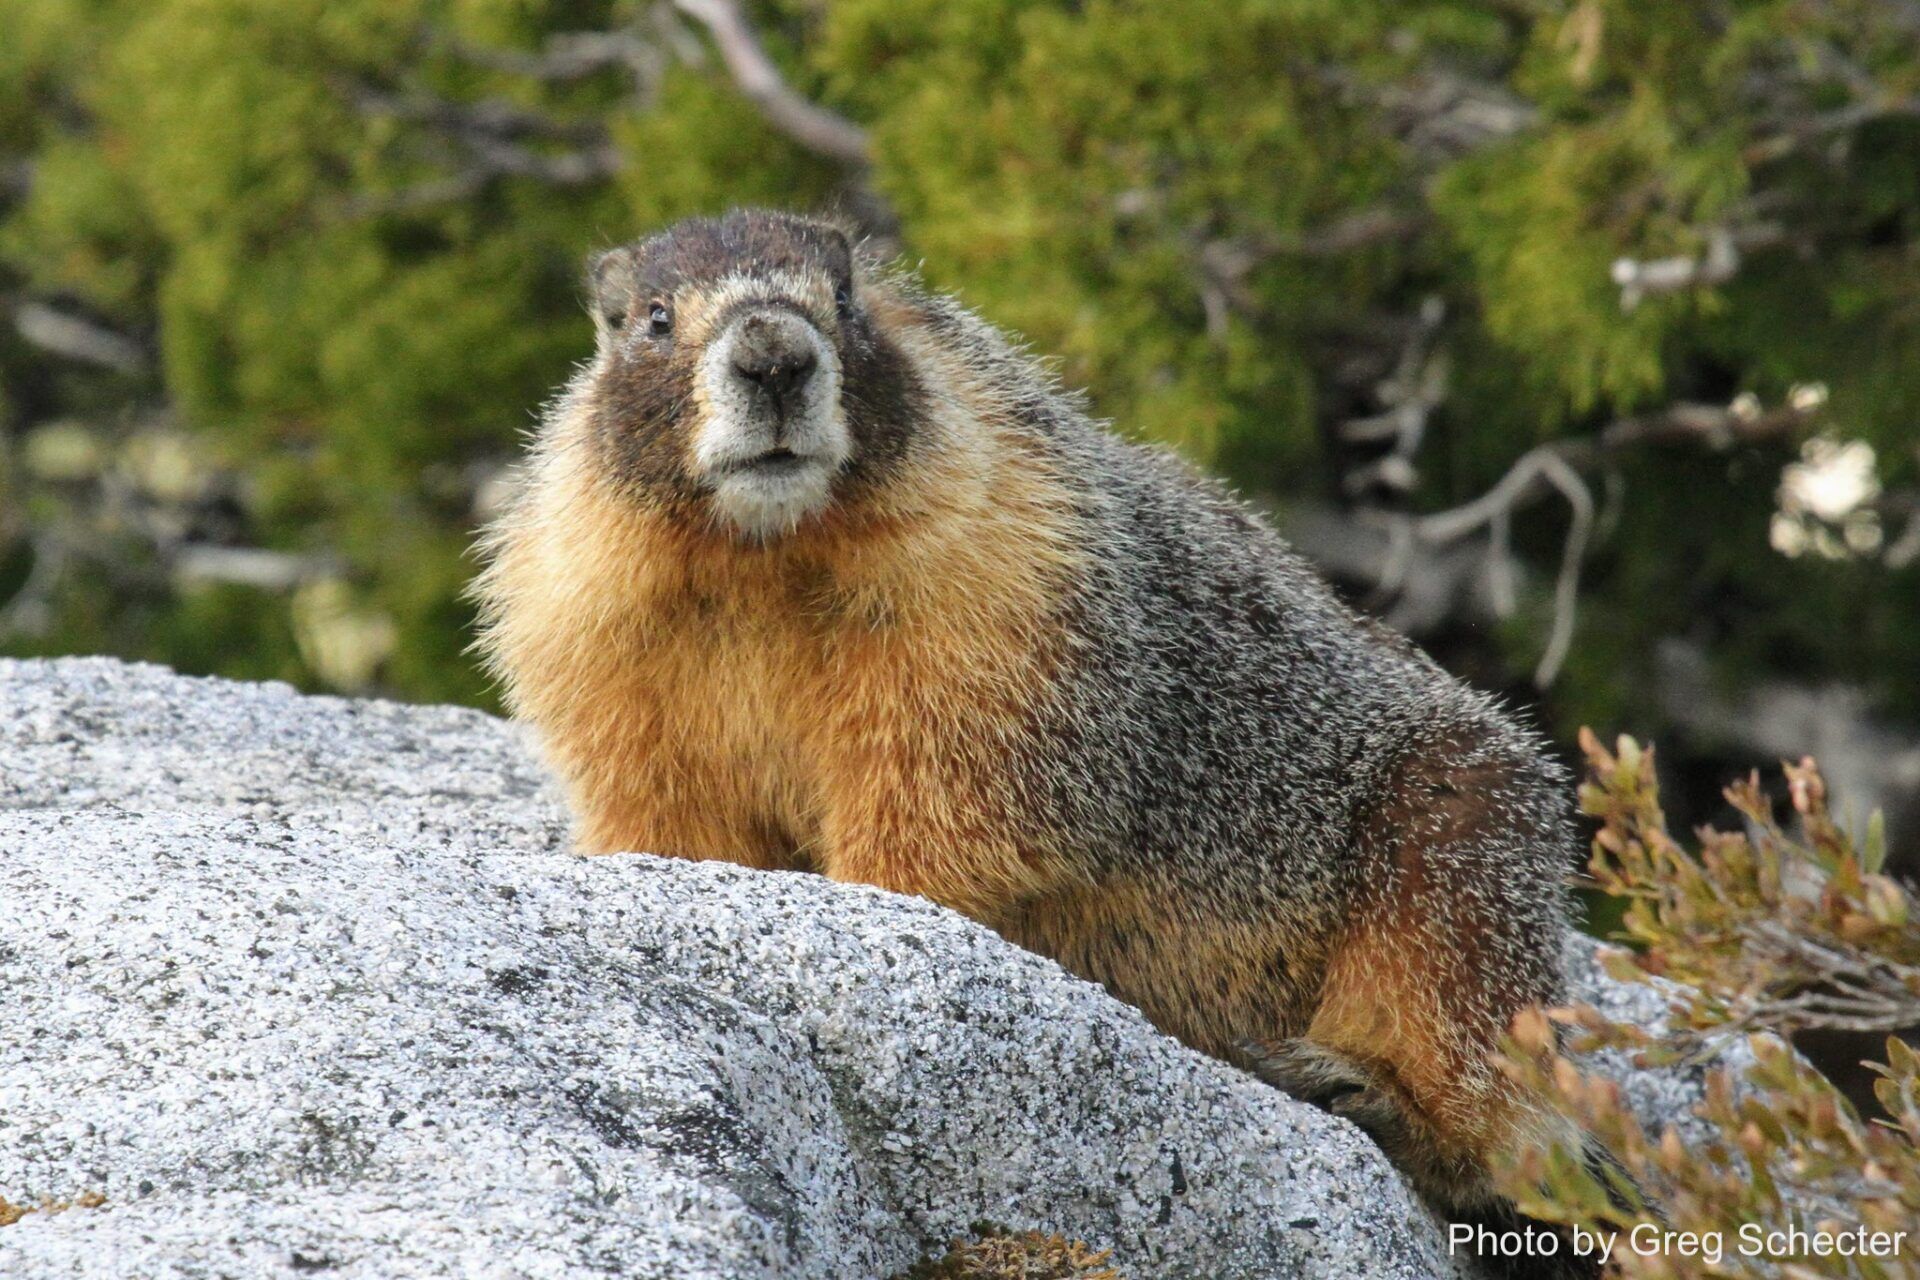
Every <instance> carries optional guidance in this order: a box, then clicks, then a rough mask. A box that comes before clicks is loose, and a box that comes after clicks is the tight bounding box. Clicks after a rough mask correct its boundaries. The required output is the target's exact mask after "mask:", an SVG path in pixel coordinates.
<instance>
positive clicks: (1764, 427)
mask: <svg viewBox="0 0 1920 1280" xmlns="http://www.w3.org/2000/svg"><path fill="white" fill-rule="evenodd" d="M1818 410H1819V404H1818V402H1817V401H1810V402H1808V403H1806V404H1804V405H1802V406H1795V405H1793V404H1787V405H1783V406H1781V407H1779V408H1776V409H1772V410H1763V409H1761V408H1760V407H1759V406H1758V404H1757V403H1755V402H1753V401H1752V400H1751V398H1750V397H1742V398H1741V399H1739V400H1736V401H1735V402H1734V403H1733V404H1731V405H1726V406H1719V405H1705V404H1685V403H1683V404H1676V405H1673V406H1671V407H1669V408H1668V409H1665V410H1663V411H1661V412H1660V413H1657V414H1648V415H1644V416H1640V417H1633V418H1622V419H1620V420H1618V421H1616V422H1614V423H1612V424H1610V425H1609V426H1607V427H1606V428H1604V429H1603V430H1601V431H1600V432H1599V433H1598V434H1596V435H1594V436H1589V437H1585V438H1582V439H1573V440H1556V441H1552V442H1549V443H1547V444H1543V445H1538V446H1536V447H1534V448H1532V449H1529V450H1528V451H1527V452H1526V453H1524V454H1522V455H1521V456H1520V457H1519V458H1518V459H1517V460H1516V461H1515V462H1514V463H1513V465H1512V466H1510V467H1509V468H1508V469H1507V471H1506V474H1504V475H1502V476H1501V477H1500V479H1499V481H1498V482H1496V483H1495V484H1494V486H1493V487H1492V488H1491V489H1489V490H1487V492H1485V493H1483V494H1482V495H1480V496H1479V497H1478V498H1475V499H1474V500H1472V501H1471V502H1466V503H1462V504H1461V505H1459V506H1457V507H1452V508H1449V509H1447V510H1444V511H1436V512H1432V513H1429V514H1426V515H1409V514H1406V513H1404V512H1385V511H1380V510H1378V509H1365V508H1363V509H1362V510H1361V511H1360V512H1359V513H1358V518H1359V519H1360V520H1361V521H1363V522H1366V523H1370V524H1372V525H1374V526H1376V527H1379V528H1382V529H1384V530H1385V531H1386V532H1387V534H1388V535H1389V539H1390V542H1389V546H1390V548H1391V550H1390V552H1389V554H1388V555H1387V557H1386V559H1385V560H1384V562H1383V563H1382V565H1381V567H1380V569H1379V570H1378V575H1377V582H1378V586H1379V588H1380V589H1381V590H1382V591H1384V592H1387V593H1389V594H1391V593H1392V592H1395V591H1397V590H1398V589H1399V588H1400V586H1401V585H1402V584H1403V583H1404V581H1405V575H1404V572H1402V570H1403V568H1404V566H1405V565H1406V564H1408V563H1411V561H1412V559H1413V557H1414V555H1415V554H1416V550H1415V549H1417V548H1428V549H1433V550H1438V549H1441V548H1446V547H1449V546H1452V545H1455V544H1457V543H1460V542H1462V541H1464V540H1466V539H1469V538H1472V537H1474V536H1476V535H1478V534H1481V533H1482V532H1483V531H1484V532H1485V535H1486V538H1487V558H1486V565H1487V573H1486V587H1487V591H1488V598H1487V603H1488V604H1489V605H1490V606H1491V608H1492V610H1493V612H1494V613H1495V615H1496V616H1503V615H1504V614H1505V613H1507V612H1509V611H1510V610H1511V609H1512V608H1513V604H1514V600H1513V590H1512V571H1513V565H1512V554H1511V551H1510V549H1509V539H1510V530H1511V524H1512V520H1513V517H1514V515H1515V513H1516V512H1518V511H1520V510H1522V509H1524V508H1525V507H1528V506H1530V505H1532V504H1533V503H1535V502H1537V501H1539V500H1541V499H1543V498H1546V497H1549V496H1552V495H1556V494H1557V495H1558V496H1559V497H1560V498H1561V500H1562V501H1564V502H1565V503H1566V504H1567V508H1568V511H1569V513H1570V515H1571V521H1570V523H1569V525H1568V529H1567V535H1566V539H1565V541H1564V542H1563V543H1562V546H1561V554H1560V568H1559V572H1558V575H1557V577H1556V580H1555V586H1554V596H1553V624H1552V627H1551V629H1550V631H1549V633H1548V637H1547V644H1546V647H1545V650H1544V651H1543V652H1542V654H1541V657H1540V661H1539V664H1538V665H1537V666H1536V668H1535V669H1534V673H1533V679H1534V683H1535V684H1536V685H1537V686H1539V687H1541V688H1545V687H1547V686H1548V685H1550V684H1552V682H1553V681H1554V679H1555V678H1556V677H1557V676H1558V674H1559V672H1560V669H1561V667H1562V666H1563V665H1564V663H1565V661H1566V656H1567V653H1568V651H1569V648H1570V647H1571V644H1572V639H1573V624H1574V621H1575V612H1576V610H1577V608H1578V604H1579V590H1580V572H1581V566H1582V564H1583V562H1584V561H1585V558H1586V553H1587V550H1588V548H1589V546H1590V545H1591V543H1592V541H1593V535H1594V528H1595V525H1596V523H1597V518H1598V504H1597V503H1596V501H1595V499H1594V496H1593V490H1592V487H1591V486H1590V485H1589V484H1588V482H1587V480H1586V477H1585V476H1584V475H1583V474H1582V472H1583V471H1587V470H1592V469H1596V468H1600V467H1603V466H1604V465H1605V464H1607V463H1608V462H1610V461H1612V460H1613V459H1615V458H1616V457H1617V456H1618V455H1620V454H1623V453H1627V452H1630V451H1632V450H1635V449H1640V448H1646V447H1657V446H1665V445H1694V446H1700V447H1705V448H1709V449H1714V450H1721V449H1726V448H1730V447H1732V446H1733V445H1735V444H1737V443H1761V442H1767V441H1786V440H1790V439H1792V438H1794V437H1795V436H1797V435H1799V434H1800V433H1802V432H1803V431H1804V430H1805V429H1806V427H1807V426H1808V425H1809V424H1810V423H1811V422H1812V421H1813V420H1814V416H1815V414H1816V413H1817V412H1818ZM1359 421H1360V423H1361V424H1362V426H1363V428H1364V430H1363V432H1362V434H1363V435H1364V434H1366V433H1367V432H1368V431H1370V430H1371V424H1372V423H1373V421H1374V420H1372V419H1361V420H1359ZM1389 456H1392V455H1389ZM1409 465H1410V463H1409ZM1322 540H1323V541H1331V540H1329V539H1324V538H1323V539H1322ZM1309 553H1310V554H1311V552H1309Z"/></svg>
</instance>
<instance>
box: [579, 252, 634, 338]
mask: <svg viewBox="0 0 1920 1280" xmlns="http://www.w3.org/2000/svg"><path fill="white" fill-rule="evenodd" d="M632 267H633V249H632V247H631V246H629V245H621V246H620V247H619V248H617V249H607V250H604V251H603V252H600V253H595V254H590V255H588V257H587V274H586V280H585V284H586V289H587V310H588V312H589V313H591V314H592V316H593V327H594V330H595V332H597V333H601V334H605V333H606V332H608V331H609V330H610V329H616V328H619V327H620V325H619V324H618V323H615V322H614V321H613V317H615V316H619V317H620V318H621V319H622V320H624V319H625V308H626V306H627V305H628V302H629V301H630V299H629V297H628V295H629V293H630V292H631V291H632V285H631V279H632Z"/></svg>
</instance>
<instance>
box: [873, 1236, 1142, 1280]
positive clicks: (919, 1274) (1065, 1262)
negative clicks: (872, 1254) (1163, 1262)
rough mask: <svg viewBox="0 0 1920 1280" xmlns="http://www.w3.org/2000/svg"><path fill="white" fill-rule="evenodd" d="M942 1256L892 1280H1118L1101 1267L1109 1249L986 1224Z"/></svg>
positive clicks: (1108, 1270)
mask: <svg viewBox="0 0 1920 1280" xmlns="http://www.w3.org/2000/svg"><path fill="white" fill-rule="evenodd" d="M972 1237H973V1238H972V1239H966V1238H961V1239H956V1240H954V1241H953V1243H952V1247H951V1248H949V1249H948V1250H947V1252H946V1254H945V1255H944V1256H942V1257H939V1258H923V1259H921V1260H920V1261H919V1262H917V1263H915V1264H914V1265H913V1266H912V1267H911V1268H909V1269H908V1270H906V1271H904V1272H902V1273H900V1275H898V1276H896V1277H895V1278H894V1280H1124V1278H1123V1277H1122V1276H1121V1274H1120V1273H1119V1272H1118V1271H1115V1270H1114V1269H1113V1268H1112V1267H1109V1266H1108V1265H1107V1260H1108V1259H1109V1258H1110V1257H1111V1256H1112V1250H1110V1249H1095V1248H1093V1247H1092V1246H1091V1245H1088V1244H1087V1243H1085V1242H1084V1241H1081V1240H1069V1239H1067V1238H1066V1237H1065V1236H1062V1235H1058V1234H1055V1235H1048V1234H1046V1233H1045V1232H1042V1231H1022V1232H1015V1231H1011V1230H1009V1229H1008V1228H1006V1227H1003V1226H999V1225H997V1224H995V1223H991V1222H978V1223H975V1224H974V1226H973V1231H972Z"/></svg>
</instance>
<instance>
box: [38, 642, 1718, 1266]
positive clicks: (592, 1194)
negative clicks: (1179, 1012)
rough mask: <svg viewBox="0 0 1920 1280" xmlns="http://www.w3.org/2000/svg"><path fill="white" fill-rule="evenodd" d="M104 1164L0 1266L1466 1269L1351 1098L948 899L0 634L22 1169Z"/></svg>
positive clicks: (70, 1188)
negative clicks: (712, 858)
mask: <svg viewBox="0 0 1920 1280" xmlns="http://www.w3.org/2000/svg"><path fill="white" fill-rule="evenodd" d="M1630 998H1632V997H1629V996H1626V995H1622V994H1619V993H1618V992H1614V993H1613V994H1611V995H1608V996H1607V999H1609V1000H1611V1001H1619V1000H1627V999H1630ZM1640 998H1641V999H1642V1001H1643V1005H1644V1002H1645V1001H1646V1000H1647V999H1648V997H1646V996H1641V997H1640ZM1623 1007H1624V1006H1623ZM1652 1007H1657V999H1656V1000H1654V1004H1653V1006H1652ZM1636 1089H1637V1092H1636V1097H1637V1098H1639V1099H1640V1100H1641V1101H1642V1103H1643V1104H1644V1105H1645V1106H1647V1107H1648V1108H1649V1110H1650V1111H1652V1112H1654V1113H1656V1114H1672V1113H1673V1112H1674V1111H1675V1110H1678V1109H1681V1108H1682V1107H1683V1106H1684V1104H1685V1103H1686V1102H1687V1101H1689V1100H1690V1098H1691V1096H1692V1095H1691V1091H1690V1086H1689V1085H1688V1084H1687V1083H1686V1082H1684V1081H1673V1080H1667V1081H1664V1082H1658V1081H1656V1082H1653V1083H1650V1084H1645V1085H1636ZM88 1192H93V1193H98V1194H100V1195H103V1196H104V1197H105V1198H106V1204H105V1205H104V1206H103V1207H99V1208H94V1209H85V1210H73V1211H69V1212H66V1213H62V1214H58V1215H45V1214H33V1215H29V1216H28V1217H26V1218H24V1219H23V1220H21V1221H20V1222H19V1223H18V1224H16V1225H14V1226H11V1227H6V1228H0V1276H4V1277H7V1278H8V1280H39V1278H40V1277H46V1278H48V1280H53V1278H55V1277H62V1278H64V1277H103V1278H104V1277H114V1278H115V1280H120V1278H123V1277H133V1276H138V1277H152V1278H154V1280H159V1278H161V1277H209V1278H211V1277H236V1278H239V1277H265V1276H292V1275H319V1276H323V1277H328V1278H330V1280H331V1278H334V1277H339V1278H347V1277H353V1278H361V1277H365V1278H368V1280H373V1278H376V1277H377V1278H381V1280H388V1278H393V1280H398V1278H400V1277H414V1276H435V1277H441V1276H444V1277H469V1276H471V1277H493V1276H500V1277H519V1276H528V1277H548V1276H551V1277H562V1276H564V1277H599V1276H606V1277H615V1276H618V1277H626V1278H629V1280H649V1278H652V1277H661V1278H666V1277H672V1278H674V1280H701V1278H706V1277H712V1278H713V1280H758V1278H761V1277H767V1278H772V1277H864V1276H873V1277H879V1276H885V1275H887V1274H889V1273H891V1272H892V1271H894V1270H895V1269H898V1268H900V1267H903V1266H905V1265H907V1264H909V1263H910V1262H912V1261H913V1260H914V1258H916V1257H917V1256H919V1255H920V1254H921V1253H922V1252H923V1251H924V1250H927V1249H929V1248H934V1247H936V1246H938V1245H939V1244H940V1242H941V1241H943V1240H944V1239H946V1238H947V1237H949V1236H951V1235H953V1234H955V1233H958V1232H960V1231H962V1230H964V1229H965V1227H966V1226H967V1224H968V1223H970V1222H972V1221H974V1220H976V1219H979V1218H990V1219H994V1220H997V1221H1001V1222H1005V1223H1008V1224H1011V1225H1014V1226H1017V1227H1029V1226H1034V1227H1045V1228H1048V1229H1054V1230H1061V1231H1065V1232H1067V1233H1069V1234H1072V1235H1078V1236H1082V1237H1085V1238H1087V1239H1089V1240H1093V1241H1097V1242H1101V1243H1105V1244H1110V1245H1112V1246H1113V1247H1114V1248H1115V1250H1116V1260H1117V1261H1118V1262H1120V1263H1121V1265H1122V1267H1123V1269H1124V1271H1125V1272H1126V1274H1127V1275H1128V1276H1129V1277H1131V1280H1148V1278H1150V1277H1175V1276H1182V1277H1196V1278H1198V1277H1206V1278H1207V1280H1232V1278H1234V1277H1255V1276H1263V1277H1264V1276H1272V1277H1280V1276H1316V1277H1317V1276H1329V1277H1332V1276H1352V1277H1369V1278H1371V1277H1394V1276H1405V1277H1425V1276H1431V1275H1436V1274H1448V1273H1449V1272H1450V1270H1451V1267H1452V1264H1451V1263H1450V1261H1449V1260H1448V1258H1447V1255H1446V1246H1445V1242H1444V1237H1443V1235H1442V1234H1441V1232H1440V1230H1439V1229H1438V1227H1437V1226H1436V1224H1435V1223H1434V1221H1433V1219H1432V1218H1431V1217H1430V1216H1429V1215H1428V1214H1427V1213H1426V1212H1425V1210H1423V1209H1422V1208H1421V1207H1419V1206H1418V1205H1417V1203H1416V1202H1415V1201H1414V1200H1413V1199H1412V1197H1411V1196H1410V1195H1409V1193H1408V1192H1407V1190H1406V1189H1405V1187H1404V1185H1403V1184H1402V1183H1401V1181H1400V1180H1399V1178H1398V1177H1397V1176H1396V1175H1395V1174H1394V1173H1393V1172H1392V1170H1391V1169H1390V1168H1389V1167H1388V1166H1387V1165H1386V1163H1385V1162H1384V1161H1383V1160H1382V1159H1381V1157H1380V1156H1379V1155H1378V1153H1377V1152H1376V1151H1375V1150H1374V1149H1373V1148H1372V1146H1371V1145H1370V1144H1369V1143H1368V1142H1367V1141H1366V1140H1365V1139H1364V1138H1362V1137H1361V1136H1360V1135H1359V1134H1358V1133H1357V1132H1356V1131H1354V1130H1352V1129H1351V1128H1349V1127H1347V1126H1346V1125H1345V1124H1343V1123H1341V1122H1338V1121H1335V1120H1332V1119H1330V1118H1328V1117H1325V1116H1323V1115H1321V1114H1319V1113H1318V1112H1315V1111H1313V1110H1311V1109H1309V1108H1305V1107H1301V1106H1298V1105H1296V1104H1294V1103H1293V1102H1291V1101H1289V1100H1288V1099H1286V1098H1283V1097H1280V1096H1278V1095H1277V1094H1275V1093H1274V1092H1273V1091H1272V1090H1270V1089H1267V1088H1265V1087H1263V1086H1261V1085H1259V1084H1257V1083H1256V1082H1254V1081H1253V1080H1251V1079H1250V1078H1248V1077H1246V1076H1244V1075H1242V1074H1241V1073H1239V1072H1237V1071H1235V1070H1233V1069H1232V1068H1230V1067H1227V1066H1224V1065H1222V1064H1220V1063H1216V1062H1213V1061H1211V1060H1209V1059H1207V1058H1204V1057H1202V1056H1200V1055H1198V1054H1195V1053H1192V1052H1190V1051H1188V1050H1186V1049H1185V1048H1183V1047H1181V1046H1180V1045H1178V1044H1176V1043H1174V1042H1172V1041H1170V1040H1168V1039H1166V1038H1165V1037H1162V1036H1160V1035H1158V1034H1157V1033H1155V1032H1154V1031H1153V1030H1152V1029H1151V1028H1150V1027H1149V1026H1148V1025H1147V1024H1146V1023H1145V1021H1144V1020H1143V1019H1141V1018H1140V1017H1139V1016H1138V1015H1137V1014H1136V1013H1134V1012H1133V1011H1132V1010H1130V1009H1128V1008H1126V1007H1125V1006H1123V1005H1120V1004H1118V1003H1116V1002H1115V1001H1113V1000H1111V999H1110V998H1108V997H1107V996H1106V995H1105V994H1104V993H1102V992H1101V991H1099V990H1098V989H1097V988H1094V987H1092V986H1089V985H1087V984H1085V983H1082V982H1079V981H1077V980H1076V979H1074V978H1072V977H1070V976H1068V975H1066V974H1065V973H1063V972H1062V971H1061V970H1060V969H1059V968H1057V967H1056V966H1054V965H1053V964H1051V963H1050V962H1048V961H1046V960H1043V959H1040V958H1038V957H1034V956H1030V955H1027V954H1026V953H1024V952H1021V951H1019V950H1017V949H1015V948H1013V947H1011V946H1009V945H1008V944H1006V943H1004V942H1003V941H1001V940H1000V939H999V938H997V937H995V936H994V935H992V934H991V933H989V932H987V931H986V930H984V929H981V928H979V927H977V926H975V925H973V924H971V923H969V922H967V921H965V920H963V919H961V918H959V917H957V916H955V915H952V914H951V913H948V912H945V911H942V910H940V909H938V908H935V907H933V906H931V905H929V904H927V903H923V902H920V901H917V900H912V899H906V898H900V897H895V896H893V895H889V894H885V893H881V892H879V891H877V890H871V889H866V888H863V887H847V886H838V885H833V884H829V883H827V882H826V881H824V880H821V879H819V878H816V877H811V876H801V875H789V874H776V873H755V872H749V871H745V870H741V869H738V868H734V867H729V866H722V865H715V864H691V863H682V862H676V861H671V860H667V859H656V858H651V857H647V856H640V855H636V856H625V857H613V858H600V859H579V858H575V857H573V856H571V855H570V854H568V853H567V851H566V847H565V840H564V818H563V815H562V813H561V811H560V809H559V806H558V804H557V801H556V798H555V797H554V796H553V795H552V794H551V792H550V791H549V790H547V789H546V787H545V785H544V783H543V781H542V778H541V775H540V772H539V770H538V768H537V767H536V766H535V764H534V763H533V762H532V759H531V757H530V755H529V753H528V752H527V751H526V749H525V747H524V745H523V743H522V742H521V740H520V738H519V736H518V734H517V733H516V731H515V730H514V729H513V728H512V727H511V726H508V725H505V724H503V723H501V722H499V721H497V720H494V719H491V718H488V717H486V716H483V715H480V714H477V713H474V712H470V711H462V710H456V709H450V708H441V707H402V706H395V705H391V704H385V703H377V702H349V701H342V700H338V699H327V698H305V697H301V696H299V695H297V694H295V693H294V692H292V691H291V690H289V689H287V688H285V687H282V686H277V685H247V684H235V683H229V682H223V681H212V680H189V679H184V678H181V677H178V676H175V675H173V674H171V673H169V672H166V671H164V670H161V669H158V668H154V667H138V666H127V665H123V664H119V663H115V662H111V661H106V660H97V659H86V660H65V661H57V662H39V663H9V662H0V1196H4V1197H5V1198H7V1199H9V1200H11V1201H13V1202H15V1203H34V1202H38V1201H40V1200H41V1199H42V1198H46V1197H51V1198H54V1199H57V1200H68V1199H71V1198H73V1197H75V1196H77V1195H81V1194H83V1193H88Z"/></svg>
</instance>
